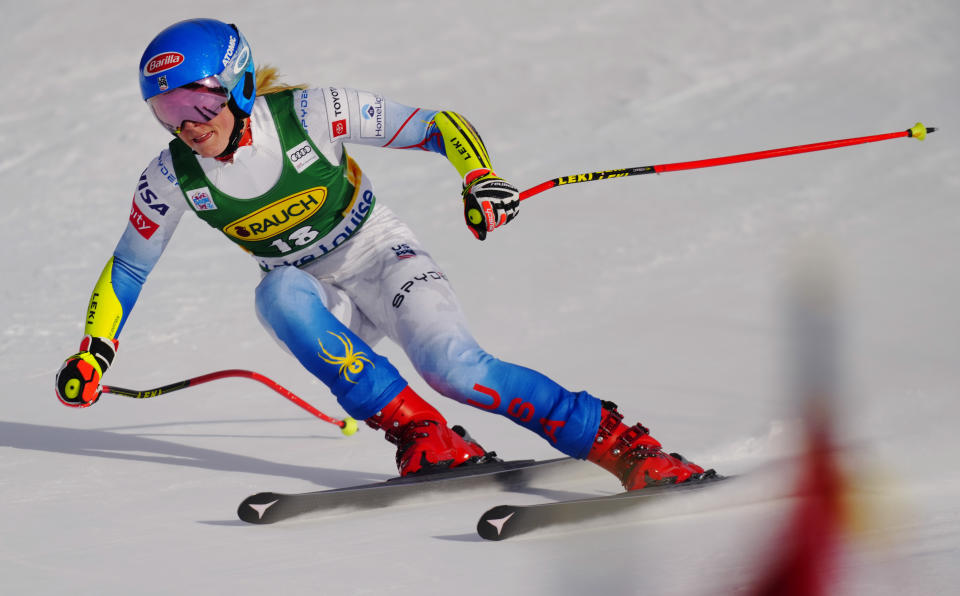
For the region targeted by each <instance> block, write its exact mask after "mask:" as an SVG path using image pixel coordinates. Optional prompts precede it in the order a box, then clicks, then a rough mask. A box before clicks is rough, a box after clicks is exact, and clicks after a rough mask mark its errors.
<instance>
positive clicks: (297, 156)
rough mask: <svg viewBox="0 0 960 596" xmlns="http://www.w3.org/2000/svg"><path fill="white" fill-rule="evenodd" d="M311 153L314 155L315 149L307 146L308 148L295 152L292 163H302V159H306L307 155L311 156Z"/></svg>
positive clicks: (292, 154) (291, 156) (291, 159)
mask: <svg viewBox="0 0 960 596" xmlns="http://www.w3.org/2000/svg"><path fill="white" fill-rule="evenodd" d="M311 153H313V147H311V146H310V145H307V146H306V147H301V148H300V149H297V150H296V151H295V152H293V153H291V154H290V161H292V162H294V163H296V162H298V161H300V159H302V158H303V157H306V156H307V155H310V154H311Z"/></svg>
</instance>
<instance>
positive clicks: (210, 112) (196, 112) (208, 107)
mask: <svg viewBox="0 0 960 596" xmlns="http://www.w3.org/2000/svg"><path fill="white" fill-rule="evenodd" d="M229 99H230V93H229V91H227V90H226V89H225V88H224V87H223V86H222V85H221V83H220V80H219V79H218V78H217V77H207V78H205V79H201V80H199V81H197V82H195V83H190V84H188V85H184V86H183V87H177V88H176V89H171V90H170V91H167V92H166V93H161V94H160V95H154V96H153V97H151V98H150V99H148V100H147V103H148V104H150V109H151V110H153V115H154V116H156V117H157V120H159V121H160V124H162V125H163V126H164V128H166V129H167V130H169V131H170V132H172V133H173V134H175V135H176V134H180V130H181V128H182V127H183V123H184V122H186V121H187V120H190V121H192V122H208V121H210V120H212V119H213V118H215V117H216V116H217V114H219V113H220V112H221V110H223V108H224V106H226V105H227V101H228V100H229Z"/></svg>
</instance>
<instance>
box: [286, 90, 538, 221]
mask: <svg viewBox="0 0 960 596" xmlns="http://www.w3.org/2000/svg"><path fill="white" fill-rule="evenodd" d="M320 95H322V100H323V101H322V104H323V108H322V109H319V106H318V105H317V104H318V103H319V102H318V100H319V99H320V97H318V96H320ZM295 101H298V100H297V99H296V98H295ZM299 104H300V105H299V107H300V109H301V113H300V114H301V123H302V124H303V125H304V127H305V128H306V129H307V131H308V133H309V134H310V135H311V138H313V139H314V141H317V140H321V141H323V142H332V143H358V144H362V145H372V146H376V147H388V148H393V149H420V150H422V151H431V152H433V153H439V154H441V155H443V156H445V157H446V158H447V159H448V160H449V161H450V163H451V164H452V165H453V166H454V168H456V170H457V172H458V173H459V174H460V178H461V180H462V181H463V193H462V198H463V203H464V218H465V221H466V224H467V227H468V228H469V229H470V231H471V232H473V234H474V236H476V237H477V238H478V239H480V240H483V239H484V238H486V236H487V233H488V232H491V231H493V230H494V229H496V228H498V227H500V226H502V225H504V224H506V223H507V222H509V221H510V220H512V219H513V218H514V217H516V215H517V213H518V211H519V209H520V193H519V191H518V190H517V188H516V187H515V186H514V185H512V184H510V183H509V182H507V181H506V180H504V179H502V178H500V177H499V176H497V175H496V173H494V171H493V166H492V164H491V161H490V156H489V153H488V152H487V148H486V146H485V145H484V143H483V139H482V138H481V137H480V134H479V133H478V132H477V130H476V129H475V128H474V126H473V125H472V124H471V123H470V122H469V121H468V120H467V119H466V118H465V117H464V116H462V115H461V114H458V113H457V112H453V111H449V110H430V109H426V108H416V107H410V106H407V105H404V104H400V103H397V102H394V101H391V100H389V99H386V98H384V97H383V96H380V95H377V94H374V93H370V92H368V91H362V90H357V89H349V88H337V87H326V88H323V89H309V90H306V91H304V92H303V95H301V97H300V98H299ZM310 104H312V106H311V105H310ZM311 108H312V109H311Z"/></svg>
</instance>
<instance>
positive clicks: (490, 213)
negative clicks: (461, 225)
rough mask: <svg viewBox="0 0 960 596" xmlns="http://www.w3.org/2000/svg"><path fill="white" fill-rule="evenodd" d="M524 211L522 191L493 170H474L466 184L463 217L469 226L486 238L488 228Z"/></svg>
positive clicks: (478, 238) (503, 222) (475, 232)
mask: <svg viewBox="0 0 960 596" xmlns="http://www.w3.org/2000/svg"><path fill="white" fill-rule="evenodd" d="M519 211H520V191H519V190H517V187H516V186H514V185H512V184H510V183H509V182H507V181H506V180H504V179H503V178H500V177H499V176H497V175H496V174H494V173H493V172H491V171H490V170H474V171H472V172H470V173H468V174H467V175H466V177H465V178H464V185H463V217H464V220H466V223H467V227H468V228H470V231H471V232H473V235H474V236H476V237H477V240H483V239H484V238H486V237H487V232H492V231H493V230H495V229H496V228H499V227H500V226H502V225H504V224H506V223H507V222H509V221H510V220H512V219H513V218H514V217H516V216H517V213H518V212H519Z"/></svg>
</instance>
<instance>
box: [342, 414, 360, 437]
mask: <svg viewBox="0 0 960 596" xmlns="http://www.w3.org/2000/svg"><path fill="white" fill-rule="evenodd" d="M358 428H360V427H359V426H358V425H357V421H356V420H355V419H353V418H351V417H349V416H347V417H346V418H344V419H343V428H341V429H340V432H342V433H343V434H344V435H346V436H348V437H349V436H350V435H352V434H354V433H356V432H357V429H358Z"/></svg>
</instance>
